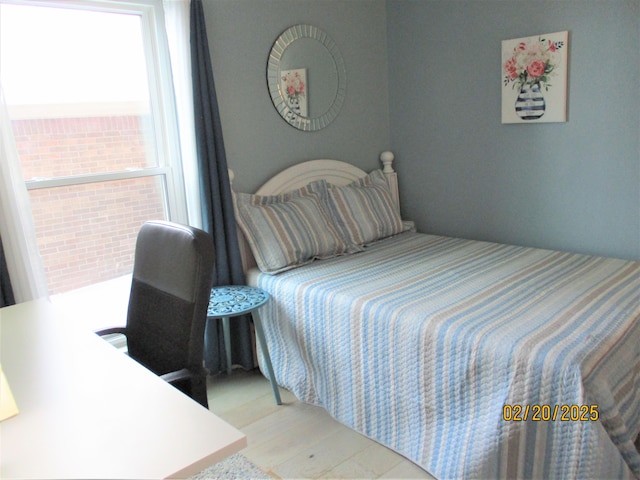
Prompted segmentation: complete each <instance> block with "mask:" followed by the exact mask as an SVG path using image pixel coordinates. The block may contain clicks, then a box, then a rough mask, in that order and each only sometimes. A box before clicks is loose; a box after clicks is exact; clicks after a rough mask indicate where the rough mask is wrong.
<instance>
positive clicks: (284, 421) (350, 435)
mask: <svg viewBox="0 0 640 480" xmlns="http://www.w3.org/2000/svg"><path fill="white" fill-rule="evenodd" d="M208 394H209V408H210V410H211V411H213V412H214V413H215V414H216V415H218V416H219V417H221V418H223V419H224V420H226V421H227V422H228V423H230V424H231V425H233V426H235V427H236V428H238V429H239V430H241V431H242V432H244V433H245V434H246V435H247V439H248V447H247V448H246V449H244V450H243V451H242V453H243V454H244V455H245V456H246V457H247V458H248V459H249V460H251V461H252V462H253V463H255V464H256V465H257V466H259V467H260V468H261V469H262V470H264V471H265V472H267V473H268V474H269V475H271V476H273V477H275V478H283V479H302V478H306V479H313V478H362V479H366V478H397V479H401V478H423V479H424V478H426V479H433V477H432V476H431V475H429V474H428V473H427V472H425V471H424V470H422V469H420V468H419V467H417V466H416V465H415V464H414V463H412V462H410V461H408V460H406V459H405V458H404V457H402V456H400V455H397V454H396V453H394V452H392V451H391V450H389V449H387V448H385V447H383V446H382V445H380V444H378V443H376V442H374V441H372V440H369V439H368V438H366V437H364V436H362V435H360V434H358V433H356V432H355V431H353V430H351V429H350V428H347V427H345V426H343V425H341V424H340V423H338V422H336V421H335V420H333V419H332V418H331V417H330V416H329V414H328V413H327V412H326V411H325V410H324V409H322V408H319V407H315V406H312V405H307V404H304V403H302V402H300V401H298V400H297V399H296V398H295V396H294V395H293V394H291V393H290V392H288V391H286V390H284V389H282V388H281V389H280V394H281V396H282V402H283V405H281V406H277V405H276V404H275V401H274V398H273V393H272V391H271V387H270V385H269V381H268V380H267V379H266V378H265V377H263V376H262V374H261V373H260V372H259V371H257V370H255V371H251V372H244V371H241V370H234V371H233V373H232V374H231V375H229V376H227V375H226V374H221V375H218V376H216V377H213V378H210V381H209V387H208Z"/></svg>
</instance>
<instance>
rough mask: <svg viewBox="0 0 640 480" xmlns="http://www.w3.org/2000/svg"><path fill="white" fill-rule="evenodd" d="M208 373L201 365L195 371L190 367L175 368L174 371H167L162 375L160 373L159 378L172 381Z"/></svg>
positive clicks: (198, 376) (202, 375)
mask: <svg viewBox="0 0 640 480" xmlns="http://www.w3.org/2000/svg"><path fill="white" fill-rule="evenodd" d="M208 374H209V370H207V369H206V368H204V367H201V368H200V369H199V370H197V371H196V370H192V369H190V368H183V369H182V370H176V371H175V372H169V373H165V374H164V375H160V378H161V379H163V380H164V381H165V382H168V383H174V382H179V381H180V380H186V379H189V378H206V376H207V375H208Z"/></svg>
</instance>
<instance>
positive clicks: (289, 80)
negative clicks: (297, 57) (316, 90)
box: [280, 68, 308, 118]
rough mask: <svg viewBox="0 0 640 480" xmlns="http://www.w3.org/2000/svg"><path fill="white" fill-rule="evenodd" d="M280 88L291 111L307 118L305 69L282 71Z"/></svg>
mask: <svg viewBox="0 0 640 480" xmlns="http://www.w3.org/2000/svg"><path fill="white" fill-rule="evenodd" d="M280 88H281V89H282V92H283V94H284V95H283V98H285V99H286V102H287V105H288V107H289V108H290V109H291V111H292V112H293V113H295V114H296V115H298V116H300V117H305V118H306V117H307V116H308V109H307V69H306V68H296V69H293V70H282V71H281V72H280Z"/></svg>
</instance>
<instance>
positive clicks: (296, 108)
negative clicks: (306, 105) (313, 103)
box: [289, 96, 300, 115]
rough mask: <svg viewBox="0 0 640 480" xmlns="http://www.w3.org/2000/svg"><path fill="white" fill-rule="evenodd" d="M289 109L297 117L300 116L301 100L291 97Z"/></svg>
mask: <svg viewBox="0 0 640 480" xmlns="http://www.w3.org/2000/svg"><path fill="white" fill-rule="evenodd" d="M289 108H290V109H291V111H293V113H295V114H296V115H300V100H299V99H298V97H294V96H291V97H289Z"/></svg>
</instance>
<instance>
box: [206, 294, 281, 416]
mask: <svg viewBox="0 0 640 480" xmlns="http://www.w3.org/2000/svg"><path fill="white" fill-rule="evenodd" d="M268 301H269V294H268V293H267V292H265V291H264V290H262V289H260V288H256V287H249V286H245V285H227V286H223V287H214V288H212V289H211V296H210V297H209V308H208V309H207V317H208V318H220V319H222V330H223V333H224V348H225V350H226V354H227V373H231V337H230V333H229V319H230V318H231V317H237V316H239V315H245V314H247V313H251V315H252V317H253V324H254V326H255V329H256V337H258V341H259V342H260V348H261V350H262V355H263V358H264V362H265V364H266V366H267V373H268V374H269V382H270V383H271V389H272V390H273V395H274V396H275V398H276V403H277V404H278V405H282V401H281V400H280V392H279V391H278V385H277V383H276V380H275V378H276V377H275V375H274V374H273V366H272V365H271V357H270V356H269V349H268V347H267V342H266V340H265V337H264V331H263V330H262V319H261V318H260V313H259V311H258V310H259V308H260V307H261V306H262V305H264V304H265V303H267V302H268Z"/></svg>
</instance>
